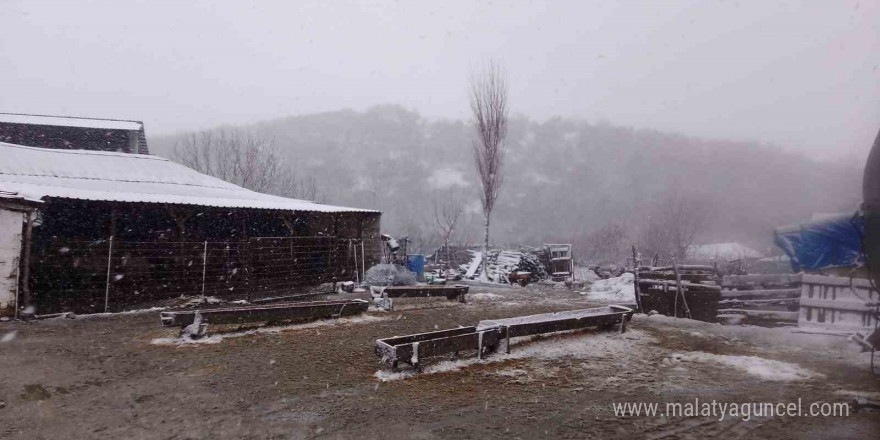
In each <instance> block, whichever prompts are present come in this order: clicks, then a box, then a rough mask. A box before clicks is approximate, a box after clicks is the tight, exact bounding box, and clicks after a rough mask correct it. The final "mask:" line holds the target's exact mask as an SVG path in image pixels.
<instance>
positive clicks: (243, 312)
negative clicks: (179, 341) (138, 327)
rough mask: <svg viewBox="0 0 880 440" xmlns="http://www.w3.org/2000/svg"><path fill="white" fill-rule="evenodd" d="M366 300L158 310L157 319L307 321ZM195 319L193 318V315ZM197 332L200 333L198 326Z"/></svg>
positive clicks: (173, 323)
mask: <svg viewBox="0 0 880 440" xmlns="http://www.w3.org/2000/svg"><path fill="white" fill-rule="evenodd" d="M368 306H369V302H367V301H364V300H360V299H354V300H345V301H311V302H295V303H281V304H267V305H257V306H242V307H225V308H216V309H203V310H181V311H168V312H160V313H159V319H160V321H161V322H162V326H164V327H181V328H186V327H187V326H189V325H191V324H193V323H194V322H195V321H198V323H197V324H201V325H202V326H205V325H207V324H243V323H248V322H308V321H317V320H320V319H334V318H340V317H343V316H352V315H358V314H360V313H363V312H365V311H367V308H368ZM197 316H198V317H199V319H196V317H197ZM197 333H198V334H199V335H202V334H204V327H201V328H200V329H199V330H198V332H197Z"/></svg>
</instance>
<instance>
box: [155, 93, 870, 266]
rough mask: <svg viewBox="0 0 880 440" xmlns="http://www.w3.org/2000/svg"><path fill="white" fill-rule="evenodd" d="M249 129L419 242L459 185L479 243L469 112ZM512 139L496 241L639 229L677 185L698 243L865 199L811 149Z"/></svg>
mask: <svg viewBox="0 0 880 440" xmlns="http://www.w3.org/2000/svg"><path fill="white" fill-rule="evenodd" d="M243 128H244V129H246V130H252V131H255V132H257V133H263V134H266V135H268V136H271V137H274V139H275V142H276V146H277V147H278V148H279V150H280V151H281V152H282V154H283V156H284V157H285V158H286V160H287V161H289V163H291V164H294V167H295V169H296V171H297V174H298V175H299V176H300V177H305V176H311V177H314V178H315V179H316V181H317V186H318V190H319V197H318V198H319V200H321V201H323V202H327V203H335V204H342V205H349V206H357V207H365V208H375V209H378V210H381V211H383V212H384V215H383V220H382V221H383V230H384V231H385V232H388V233H390V234H392V235H396V236H410V237H412V238H414V240H415V242H416V245H417V247H420V248H421V250H422V251H431V250H432V248H433V246H436V245H437V244H438V243H439V241H440V240H439V237H438V236H437V234H436V232H435V229H436V228H435V227H434V202H435V200H437V201H440V202H441V203H442V202H443V201H445V200H449V199H450V198H454V197H463V198H465V199H466V201H467V203H468V205H467V206H468V208H467V214H468V216H467V218H466V219H465V220H466V221H465V224H464V225H463V227H462V228H460V231H459V234H458V239H457V240H456V241H469V242H471V243H477V242H479V239H480V235H479V233H480V229H479V228H480V225H481V224H482V214H481V211H480V207H479V202H478V197H477V183H476V176H475V172H474V165H473V157H472V150H471V142H472V135H473V133H472V130H473V129H472V127H471V126H470V124H469V123H468V122H465V121H461V120H448V119H446V120H427V119H425V118H423V117H422V116H420V115H419V114H418V113H416V112H414V111H411V110H407V109H405V108H403V107H401V106H397V105H382V106H377V107H373V108H370V109H368V110H366V111H363V112H358V111H353V110H340V111H334V112H326V113H316V114H309V115H301V116H290V117H284V118H280V119H275V120H270V121H265V122H260V123H257V124H253V125H249V126H244V127H243ZM181 136H182V134H181V135H175V136H160V137H151V138H150V140H149V141H150V148H151V150H152V151H153V153H155V154H158V155H165V156H171V155H172V150H173V146H174V144H175V142H176V141H178V140H179V139H181ZM508 148H509V150H508V153H507V159H506V160H507V163H506V170H505V182H504V187H503V190H502V195H501V197H500V199H499V202H498V207H497V211H496V213H495V214H494V215H493V225H494V226H493V231H492V241H493V242H494V243H497V244H532V245H535V244H540V243H542V242H546V241H574V242H576V243H578V242H580V243H583V242H584V241H583V240H584V237H585V236H587V234H589V233H590V232H592V231H596V230H598V229H600V228H602V227H605V226H607V225H609V224H620V225H622V226H624V227H625V229H626V230H628V231H630V232H631V233H630V235H631V237H630V239H631V240H632V241H635V240H636V237H635V235H636V234H635V233H634V232H632V231H634V230H637V229H638V225H639V224H641V222H642V221H643V220H644V219H645V217H646V216H648V215H649V214H650V212H651V208H652V207H654V206H655V205H656V204H657V203H664V200H665V199H664V197H667V196H668V195H669V194H679V195H683V196H686V197H688V198H690V199H692V200H696V201H697V202H698V204H699V205H700V206H701V207H702V208H703V209H705V213H706V226H705V228H703V231H702V232H701V233H700V235H699V237H697V241H699V242H718V241H733V240H739V241H743V242H746V243H749V244H752V245H753V246H755V247H756V248H758V249H759V250H760V251H762V252H768V251H770V250H771V249H770V248H771V247H772V244H771V243H772V242H771V235H770V234H771V233H772V229H773V228H774V227H776V226H780V225H784V224H788V223H792V222H798V221H802V220H806V219H809V218H810V216H811V215H812V213H814V212H834V211H844V210H852V209H855V208H856V207H857V206H858V203H859V200H860V199H861V188H860V184H861V172H862V170H861V164H858V163H851V164H844V163H831V162H825V161H815V160H812V159H810V158H808V157H806V156H804V155H802V154H796V153H792V152H789V151H783V150H782V149H780V148H776V147H773V146H768V145H761V144H757V143H750V142H732V141H724V140H710V139H701V138H694V137H688V136H685V135H682V134H677V133H665V132H660V131H656V130H639V129H633V128H627V127H620V126H615V125H611V124H607V123H599V124H596V123H591V122H588V121H585V120H581V119H575V118H551V119H548V120H546V121H536V120H533V119H530V118H528V117H525V116H515V117H513V118H512V120H511V122H510V132H509V138H508ZM581 247H583V245H582V246H581Z"/></svg>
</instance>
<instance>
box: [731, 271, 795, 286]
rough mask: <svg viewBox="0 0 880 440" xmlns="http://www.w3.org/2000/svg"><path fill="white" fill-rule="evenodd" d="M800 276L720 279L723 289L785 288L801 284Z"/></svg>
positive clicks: (734, 276) (747, 276) (750, 276)
mask: <svg viewBox="0 0 880 440" xmlns="http://www.w3.org/2000/svg"><path fill="white" fill-rule="evenodd" d="M802 276H803V275H801V274H754V275H724V276H723V277H722V278H721V285H722V286H723V287H728V288H734V287H753V286H764V285H774V286H786V285H791V284H797V283H800V282H801V277H802Z"/></svg>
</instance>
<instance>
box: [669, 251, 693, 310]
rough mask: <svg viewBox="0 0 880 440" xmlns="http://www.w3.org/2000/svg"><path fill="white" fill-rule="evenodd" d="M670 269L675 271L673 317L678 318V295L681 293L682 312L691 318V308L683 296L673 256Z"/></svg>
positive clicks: (682, 288) (676, 264) (679, 276)
mask: <svg viewBox="0 0 880 440" xmlns="http://www.w3.org/2000/svg"><path fill="white" fill-rule="evenodd" d="M672 270H673V272H675V286H676V290H678V291H677V292H676V293H675V317H676V318H678V295H681V302H682V304H684V312H685V314H686V315H687V317H688V319H692V318H691V309H690V308H689V307H688V303H687V299H685V297H684V287H682V285H681V275H680V274H679V273H678V263H676V262H675V258H673V259H672Z"/></svg>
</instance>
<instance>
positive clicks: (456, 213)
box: [434, 194, 464, 264]
mask: <svg viewBox="0 0 880 440" xmlns="http://www.w3.org/2000/svg"><path fill="white" fill-rule="evenodd" d="M463 212H464V200H463V199H462V198H460V197H455V196H454V195H451V196H450V197H449V198H446V199H445V200H442V201H438V196H437V195H436V194H435V195H434V222H435V223H436V224H437V231H438V232H439V233H440V238H441V239H443V245H444V248H445V249H446V263H447V264H452V263H453V261H452V253H451V251H450V250H449V243H450V242H451V241H452V236H453V234H455V232H456V228H457V227H458V221H459V219H461V214H462V213H463Z"/></svg>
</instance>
